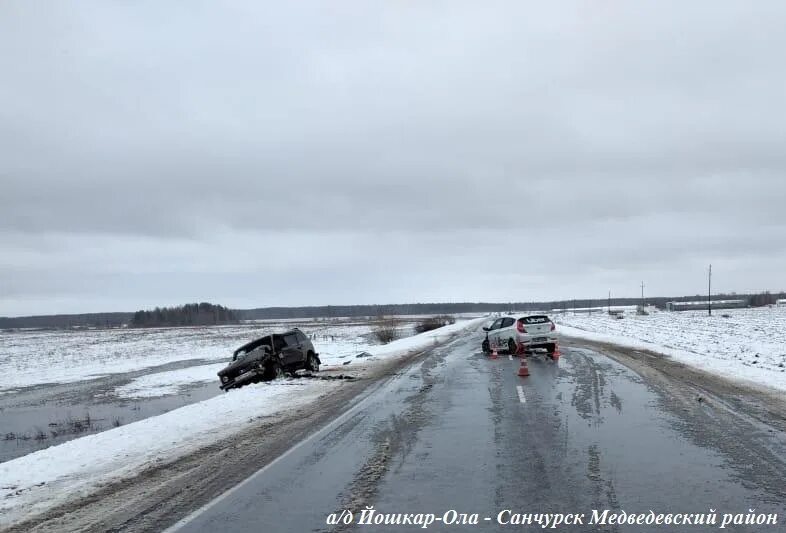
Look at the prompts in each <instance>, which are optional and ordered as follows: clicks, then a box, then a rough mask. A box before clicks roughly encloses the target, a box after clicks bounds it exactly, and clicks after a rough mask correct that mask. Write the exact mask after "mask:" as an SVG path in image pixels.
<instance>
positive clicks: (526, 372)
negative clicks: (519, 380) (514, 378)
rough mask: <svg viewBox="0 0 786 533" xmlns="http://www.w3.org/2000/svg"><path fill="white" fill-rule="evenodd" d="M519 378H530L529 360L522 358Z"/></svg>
mask: <svg viewBox="0 0 786 533" xmlns="http://www.w3.org/2000/svg"><path fill="white" fill-rule="evenodd" d="M519 376H521V377H526V376H529V367H528V366H527V358H526V357H522V358H521V366H520V367H519Z"/></svg>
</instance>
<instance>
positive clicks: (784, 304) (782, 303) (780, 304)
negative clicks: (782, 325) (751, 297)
mask: <svg viewBox="0 0 786 533" xmlns="http://www.w3.org/2000/svg"><path fill="white" fill-rule="evenodd" d="M775 305H777V306H778V307H786V298H781V299H780V300H778V301H777V302H775Z"/></svg>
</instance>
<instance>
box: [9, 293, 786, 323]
mask: <svg viewBox="0 0 786 533" xmlns="http://www.w3.org/2000/svg"><path fill="white" fill-rule="evenodd" d="M782 298H786V293H783V292H778V293H769V292H764V293H758V294H735V293H731V294H713V295H712V299H713V300H745V301H746V302H747V304H748V305H750V306H751V307H759V306H763V305H770V304H774V303H775V302H776V301H777V300H779V299H782ZM706 299H707V295H706V294H696V295H692V296H670V297H664V296H657V297H646V298H645V299H644V301H645V302H646V303H647V304H649V305H654V306H656V307H659V308H662V309H665V307H666V302H690V301H697V300H698V301H704V300H706ZM640 302H641V300H640V299H639V298H612V299H611V302H610V303H611V305H612V306H622V305H637V304H639V303H640ZM607 305H609V300H608V298H603V297H600V298H595V299H592V298H581V299H578V298H577V299H575V300H572V299H571V300H554V301H548V302H509V303H490V302H459V303H414V304H392V305H323V306H309V307H263V308H258V309H245V310H230V309H227V308H225V307H221V306H212V304H205V303H202V304H189V305H187V306H182V307H175V308H157V309H154V310H152V311H137V312H136V313H87V314H75V315H40V316H26V317H10V318H9V317H0V329H14V328H73V327H96V328H111V327H120V326H122V325H126V324H128V325H129V326H131V327H153V326H158V325H161V326H167V325H175V326H187V325H203V324H232V323H236V322H237V321H239V320H260V319H277V318H317V317H328V318H330V317H341V316H346V317H358V316H372V317H376V316H391V315H454V314H457V313H496V312H507V311H540V310H550V309H570V308H572V307H605V306H607ZM201 306H212V307H214V308H218V309H221V310H223V311H219V312H218V314H217V315H216V314H215V313H214V312H212V311H211V312H208V311H205V310H202V311H200V308H201ZM185 308H189V309H191V310H190V311H185ZM195 308H196V312H195V311H194V309H195ZM167 309H168V310H169V311H170V312H169V313H167V312H165V310H167ZM173 309H174V310H179V309H180V310H183V311H182V312H174V313H172V312H171V310H173ZM202 309H207V308H202ZM157 311H158V312H157ZM173 317H178V318H173ZM189 317H190V318H189ZM170 319H171V320H174V322H175V323H172V322H171V320H170ZM159 320H160V322H159ZM189 320H191V322H189ZM201 320H208V322H205V323H203V322H200V321H201ZM213 320H217V322H213Z"/></svg>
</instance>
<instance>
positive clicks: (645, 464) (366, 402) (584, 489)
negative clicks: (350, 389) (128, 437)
mask: <svg viewBox="0 0 786 533" xmlns="http://www.w3.org/2000/svg"><path fill="white" fill-rule="evenodd" d="M479 346H480V336H479V334H473V335H472V336H470V337H464V338H461V339H458V340H456V341H454V342H452V343H451V344H448V345H446V346H444V347H442V348H439V349H437V350H434V351H433V352H432V353H431V354H430V355H429V356H428V357H427V358H426V359H425V360H423V361H420V362H419V363H418V364H416V365H414V366H412V367H410V368H409V369H408V370H407V371H405V372H404V373H402V374H400V375H398V376H396V377H394V378H391V379H390V380H388V381H386V382H384V383H383V384H382V385H380V386H379V387H378V388H376V389H375V390H373V391H372V392H370V393H369V394H368V395H367V396H366V397H365V398H364V399H363V400H362V401H360V402H359V403H358V404H356V405H355V406H354V407H353V408H352V409H350V410H349V411H348V412H347V413H345V414H344V415H342V416H340V417H339V418H337V419H336V420H335V421H333V422H332V423H330V424H328V425H327V426H326V427H324V428H323V429H322V430H320V431H319V432H317V433H316V434H314V435H312V436H311V437H309V438H308V439H306V440H305V441H302V442H300V443H296V442H293V443H292V445H293V446H294V447H293V448H292V449H290V450H289V451H288V452H287V453H285V454H284V455H283V456H281V457H280V458H279V459H277V460H275V461H274V462H272V463H271V464H269V465H268V466H266V467H265V468H263V469H262V470H260V471H258V472H257V473H256V474H254V475H253V476H251V477H250V478H249V479H247V480H246V481H245V482H243V483H242V484H240V485H238V486H237V487H235V488H234V489H232V490H230V491H229V492H227V493H225V494H223V495H222V496H221V497H219V498H218V499H216V500H214V501H213V502H211V503H210V504H208V505H207V506H205V507H203V508H201V509H200V510H198V511H196V512H194V513H193V514H192V515H190V516H189V517H187V518H186V519H184V520H182V521H181V522H179V523H178V524H176V525H175V526H173V527H172V528H171V529H172V530H177V531H181V532H205V533H207V532H214V531H222V532H227V533H228V532H233V531H242V532H248V531H265V532H277V531H287V532H289V531H292V532H294V531H297V532H307V531H336V530H342V531H345V530H350V531H351V530H356V529H357V530H373V531H415V530H419V529H420V528H419V527H418V526H413V525H410V526H407V525H397V526H393V525H357V524H356V522H357V521H358V518H359V514H360V511H361V510H362V509H364V508H366V507H367V506H373V507H374V509H375V511H376V512H378V513H396V514H398V513H407V514H417V513H433V514H435V515H436V516H438V517H442V516H443V513H445V512H446V511H449V510H455V511H457V512H458V513H466V514H468V515H471V514H472V513H477V514H478V519H479V524H478V525H475V526H470V525H465V526H458V525H451V526H445V525H444V524H442V523H441V522H436V523H434V524H432V525H431V526H430V527H429V529H430V530H432V531H447V530H454V529H455V530H479V531H511V530H515V529H522V528H523V527H522V526H520V525H500V524H498V523H497V516H498V513H500V512H501V511H504V510H511V511H512V512H513V513H522V514H523V513H579V514H584V515H585V518H584V524H585V525H584V526H575V527H566V526H562V527H560V529H561V530H569V531H709V530H715V529H718V527H719V525H720V523H721V521H722V518H723V515H724V514H725V513H729V514H737V513H743V514H747V513H748V510H749V509H755V512H756V513H757V514H758V513H777V514H778V520H779V524H780V525H776V526H769V527H763V526H739V525H738V526H734V525H729V526H727V528H726V530H730V531H765V530H771V531H784V530H786V526H785V525H783V524H784V523H785V522H786V516H784V515H786V506H785V504H784V502H785V501H786V463H785V462H786V438H785V437H784V433H783V431H781V429H777V428H776V429H774V428H773V427H770V426H768V425H767V424H766V423H763V422H762V421H760V420H756V419H754V418H752V417H750V416H748V415H746V414H745V413H744V412H738V411H737V410H735V408H734V407H733V404H732V403H730V401H727V400H731V399H724V398H716V397H712V396H711V395H710V394H707V395H702V394H701V393H696V391H695V390H694V389H691V388H688V387H686V386H684V385H682V384H679V383H675V384H668V383H666V384H664V383H663V382H653V381H652V380H649V379H645V378H643V377H641V376H640V375H638V374H636V373H634V372H633V371H631V370H629V369H628V368H627V367H625V366H623V365H621V364H619V363H618V362H615V361H614V360H612V359H609V358H608V357H606V356H604V355H601V354H599V353H597V352H595V351H593V350H592V349H588V348H582V347H581V346H576V345H573V346H571V347H564V348H563V354H562V357H561V359H560V360H559V362H558V363H554V362H552V361H550V360H545V359H543V358H542V357H533V358H530V359H529V370H530V374H531V375H530V376H529V377H526V378H522V377H518V376H517V370H518V367H519V359H518V358H509V357H508V356H507V355H504V356H501V357H500V358H498V359H496V360H494V359H489V358H487V357H484V356H483V355H482V354H481V353H480V352H479V350H478V347H479ZM344 509H349V510H351V511H352V512H353V522H355V524H352V525H348V526H347V525H338V526H333V525H328V524H327V519H328V517H329V516H330V515H331V513H340V512H341V511H342V510H344ZM607 509H608V510H610V511H611V512H617V511H618V510H625V511H626V512H627V513H631V512H634V513H647V512H648V511H649V510H653V511H654V512H655V513H689V514H697V513H700V514H704V513H708V512H710V509H713V510H715V511H716V512H717V517H718V523H717V524H716V525H714V526H707V527H703V526H696V525H692V526H684V527H676V526H671V527H669V526H642V525H606V526H603V525H597V524H596V525H586V524H587V523H588V521H589V520H590V518H591V514H592V511H593V510H598V511H600V512H602V511H603V510H607ZM343 516H344V517H345V518H346V517H347V515H346V514H344V515H343ZM486 518H488V519H489V520H486ZM503 518H504V519H506V520H507V519H508V518H509V517H507V516H504V517H503ZM530 527H531V528H532V529H540V526H538V525H537V524H534V525H532V526H530Z"/></svg>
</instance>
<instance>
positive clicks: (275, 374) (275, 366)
mask: <svg viewBox="0 0 786 533" xmlns="http://www.w3.org/2000/svg"><path fill="white" fill-rule="evenodd" d="M283 377H284V367H282V366H281V363H279V362H277V361H270V362H268V363H267V364H266V365H265V373H264V374H263V376H262V380H263V381H273V380H274V379H279V378H283Z"/></svg>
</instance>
